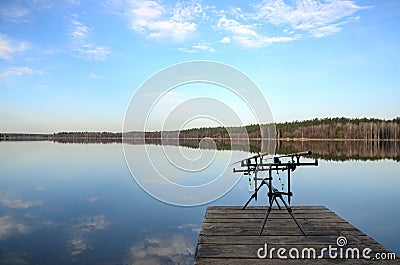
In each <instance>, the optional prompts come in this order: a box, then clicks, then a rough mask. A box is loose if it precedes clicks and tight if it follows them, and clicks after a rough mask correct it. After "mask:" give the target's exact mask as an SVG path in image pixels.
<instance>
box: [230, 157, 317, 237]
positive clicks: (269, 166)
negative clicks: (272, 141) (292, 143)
mask: <svg viewBox="0 0 400 265" xmlns="http://www.w3.org/2000/svg"><path fill="white" fill-rule="evenodd" d="M311 154H312V152H311V151H303V152H297V153H292V154H285V155H280V156H274V157H273V158H272V159H273V162H270V163H268V162H266V161H264V156H267V155H268V153H262V154H257V155H254V156H251V157H248V158H245V159H242V160H240V161H237V162H235V163H233V164H237V163H240V166H241V168H240V169H236V168H233V173H243V175H248V176H249V184H251V182H250V181H251V177H250V176H251V174H252V173H254V178H253V179H254V183H255V187H254V188H255V189H254V192H253V194H252V195H251V197H250V198H249V200H248V201H247V202H246V204H245V205H244V206H243V209H245V208H246V207H247V205H248V204H249V203H250V202H251V200H253V199H255V200H256V201H257V194H258V191H259V190H260V189H261V188H262V187H263V186H264V185H267V186H268V200H269V206H268V209H267V213H266V216H265V219H264V222H263V225H262V227H261V232H260V235H261V234H262V232H263V230H264V226H265V223H266V222H267V219H268V216H269V214H270V212H271V210H272V205H273V203H274V202H275V203H276V204H277V206H278V208H279V209H281V206H280V205H279V203H278V199H280V201H281V202H282V203H283V204H284V206H285V208H286V210H287V211H288V212H289V214H290V215H291V216H292V218H293V220H294V221H295V223H296V224H297V226H298V227H299V229H300V231H301V232H302V233H303V235H305V232H304V230H303V229H302V227H301V226H300V224H299V223H298V221H297V219H296V218H295V217H294V215H293V214H292V209H291V207H290V199H291V196H293V193H292V191H291V182H290V179H291V172H293V171H294V170H296V168H297V167H299V166H318V160H317V159H315V160H314V162H300V158H301V157H303V156H309V155H311ZM287 158H289V160H287ZM267 160H268V159H267ZM262 171H268V176H267V177H262V178H260V177H259V176H258V173H259V172H262ZM284 171H286V172H287V184H288V185H287V191H284V184H281V187H282V191H279V189H277V188H276V187H274V186H273V185H272V180H273V176H272V173H273V172H276V173H277V174H279V172H284ZM279 180H281V178H280V177H279ZM257 181H261V184H260V185H259V186H257ZM283 196H286V197H287V199H288V202H289V204H287V203H286V201H285V200H284V197H283Z"/></svg>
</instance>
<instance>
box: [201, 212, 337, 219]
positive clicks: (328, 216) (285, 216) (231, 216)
mask: <svg viewBox="0 0 400 265" xmlns="http://www.w3.org/2000/svg"><path fill="white" fill-rule="evenodd" d="M265 214H266V212H260V213H232V214H224V213H219V214H210V213H206V216H205V218H207V219H212V218H219V219H235V218H242V219H243V218H245V219H252V218H255V219H264V217H265ZM293 215H294V216H296V218H297V219H304V218H307V219H311V218H313V219H336V220H340V217H338V216H337V215H336V214H334V213H324V214H319V215H315V214H309V213H300V214H299V213H293ZM268 218H271V219H275V218H278V219H291V218H292V217H291V216H290V215H289V214H288V213H286V214H275V213H271V214H270V215H269V217H268Z"/></svg>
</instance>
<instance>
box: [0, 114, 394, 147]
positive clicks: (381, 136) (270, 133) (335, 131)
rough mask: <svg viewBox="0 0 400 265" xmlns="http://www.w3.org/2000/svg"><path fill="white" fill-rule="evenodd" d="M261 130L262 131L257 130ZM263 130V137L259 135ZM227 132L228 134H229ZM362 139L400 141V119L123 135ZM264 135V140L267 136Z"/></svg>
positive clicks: (80, 135) (89, 135)
mask: <svg viewBox="0 0 400 265" xmlns="http://www.w3.org/2000/svg"><path fill="white" fill-rule="evenodd" d="M260 128H261V130H260ZM261 131H263V134H261ZM228 132H229V133H228ZM122 135H123V134H122V133H113V132H59V133H52V134H10V133H2V134H0V140H18V139H20V140H35V139H37V140H39V139H40V140H44V139H46V138H47V140H50V141H60V140H68V141H75V140H85V139H91V140H93V139H94V140H101V139H102V140H104V139H113V140H116V139H121V138H122ZM247 135H248V137H249V138H252V139H258V138H262V136H264V138H267V137H268V138H274V139H275V138H276V139H362V140H393V139H400V117H398V118H395V119H392V120H382V119H375V118H355V119H350V118H324V119H318V118H315V119H312V120H304V121H291V122H284V123H276V124H275V127H274V126H273V125H272V124H262V125H261V126H260V125H254V124H253V125H248V126H245V127H227V128H225V127H204V128H193V129H186V130H181V131H164V132H160V131H152V132H129V133H124V136H126V137H127V138H146V139H157V138H161V137H163V138H179V139H202V138H205V137H210V138H213V139H236V138H238V139H239V138H247ZM266 136H267V137H266Z"/></svg>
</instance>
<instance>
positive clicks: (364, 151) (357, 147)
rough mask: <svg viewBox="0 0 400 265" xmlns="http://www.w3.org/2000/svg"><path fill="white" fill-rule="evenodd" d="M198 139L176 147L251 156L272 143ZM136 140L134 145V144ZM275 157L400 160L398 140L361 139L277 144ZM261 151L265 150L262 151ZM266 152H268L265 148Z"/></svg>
mask: <svg viewBox="0 0 400 265" xmlns="http://www.w3.org/2000/svg"><path fill="white" fill-rule="evenodd" d="M206 139H207V138H205V139H203V140H202V141H201V143H200V140H197V139H179V145H181V146H186V147H191V148H199V145H200V147H201V148H210V149H212V148H215V146H216V148H217V149H218V150H231V149H232V150H243V151H247V150H250V152H252V153H256V152H261V151H262V150H261V147H262V145H264V146H268V145H271V144H274V142H273V140H250V141H249V147H250V148H248V147H247V142H246V141H241V142H235V143H233V144H232V147H231V144H230V141H229V139H214V141H212V140H211V139H209V138H208V140H206ZM135 141H136V142H135ZM177 142H178V141H177V140H176V139H164V140H163V141H161V139H146V140H145V143H146V144H156V145H161V144H166V145H178V143H177ZM127 143H131V144H143V139H141V140H133V141H132V142H129V141H127ZM275 144H276V151H275V153H276V154H289V153H295V152H301V151H306V150H311V151H312V152H313V157H315V158H322V159H325V160H335V161H344V160H350V159H352V160H380V159H393V160H395V161H400V142H398V141H360V140H355V141H351V140H343V141H318V140H313V141H282V140H280V141H276V142H275ZM263 149H264V148H263ZM267 150H268V149H267Z"/></svg>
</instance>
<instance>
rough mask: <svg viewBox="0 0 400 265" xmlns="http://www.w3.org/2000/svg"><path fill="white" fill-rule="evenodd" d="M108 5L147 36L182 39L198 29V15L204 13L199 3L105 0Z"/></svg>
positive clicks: (132, 27)
mask: <svg viewBox="0 0 400 265" xmlns="http://www.w3.org/2000/svg"><path fill="white" fill-rule="evenodd" d="M108 5H109V6H112V7H113V8H114V9H117V10H120V12H119V13H122V14H123V15H124V16H125V17H126V18H127V20H128V23H129V28H130V29H132V30H133V31H135V32H137V33H139V34H141V35H144V36H145V37H146V38H148V39H154V40H159V41H170V42H184V41H186V40H187V39H189V38H190V37H192V36H193V34H194V33H195V32H196V31H197V29H198V21H196V19H197V18H199V17H203V18H204V17H205V16H206V15H205V11H204V8H203V7H202V5H201V4H200V3H197V2H195V1H192V2H178V3H176V4H175V5H174V6H172V5H171V4H169V3H168V4H166V5H163V4H161V3H160V2H159V1H145V0H140V1H109V2H108Z"/></svg>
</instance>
